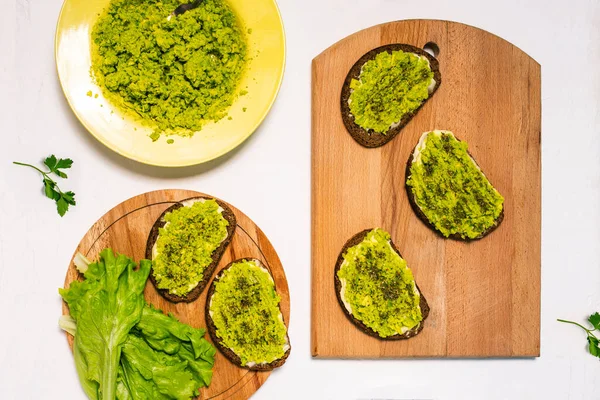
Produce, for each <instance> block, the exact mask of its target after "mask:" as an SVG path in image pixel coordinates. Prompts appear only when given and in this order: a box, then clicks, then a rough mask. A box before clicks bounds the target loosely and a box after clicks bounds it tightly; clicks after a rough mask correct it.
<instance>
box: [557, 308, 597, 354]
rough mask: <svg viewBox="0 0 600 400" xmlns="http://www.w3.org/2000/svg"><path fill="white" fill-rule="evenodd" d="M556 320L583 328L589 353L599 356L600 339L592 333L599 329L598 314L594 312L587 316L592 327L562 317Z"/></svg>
mask: <svg viewBox="0 0 600 400" xmlns="http://www.w3.org/2000/svg"><path fill="white" fill-rule="evenodd" d="M557 321H558V322H564V323H566V324H573V325H577V326H578V327H580V328H581V329H583V330H584V331H585V333H587V341H588V349H589V351H590V354H591V355H593V356H594V357H598V358H600V345H599V342H600V339H598V337H597V336H596V335H594V332H595V331H600V314H598V313H594V314H592V315H590V317H589V318H588V322H589V323H590V324H592V327H593V328H594V329H587V328H586V327H585V326H583V325H581V324H578V323H577V322H573V321H567V320H564V319H558V320H557Z"/></svg>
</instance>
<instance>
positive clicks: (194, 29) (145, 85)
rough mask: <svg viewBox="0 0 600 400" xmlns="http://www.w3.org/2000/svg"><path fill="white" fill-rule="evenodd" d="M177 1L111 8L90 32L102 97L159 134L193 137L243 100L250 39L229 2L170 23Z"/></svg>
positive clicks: (131, 0)
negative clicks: (241, 84)
mask: <svg viewBox="0 0 600 400" xmlns="http://www.w3.org/2000/svg"><path fill="white" fill-rule="evenodd" d="M181 3H182V2H181V1H179V0H160V1H158V0H146V1H142V0H112V1H111V2H110V4H109V6H108V7H107V9H106V10H105V11H104V13H103V14H102V15H101V16H100V17H99V19H98V21H97V22H96V24H95V25H94V27H93V30H92V42H93V46H92V52H93V54H92V72H93V75H94V78H95V79H96V81H97V83H98V84H99V86H100V87H101V88H102V92H103V94H104V96H105V97H106V98H107V99H108V100H109V101H111V102H112V103H113V104H115V105H116V106H118V107H119V108H120V109H122V110H123V111H124V112H126V113H133V114H135V115H138V116H140V117H141V119H142V122H144V123H145V124H146V125H149V126H152V127H155V128H156V129H155V132H154V133H153V134H152V135H151V137H152V139H153V140H156V139H158V137H159V136H160V133H166V134H178V135H181V136H191V135H193V133H194V132H195V131H198V130H200V129H201V128H202V126H203V125H204V124H205V123H206V122H207V121H218V120H220V119H222V118H223V117H225V116H226V115H227V110H228V108H229V107H230V106H231V105H232V103H233V101H234V99H235V98H236V96H238V95H239V89H238V85H239V82H240V80H241V77H242V75H243V72H244V70H245V66H246V58H247V55H246V52H247V46H246V41H245V40H246V39H245V36H244V34H243V33H242V29H241V27H240V25H239V23H238V21H237V19H236V16H235V14H234V13H233V11H232V10H231V8H230V7H229V5H228V4H227V3H226V2H225V1H224V0H205V1H204V2H202V4H201V5H200V6H199V7H198V8H196V9H193V10H190V11H188V12H185V13H184V14H181V15H179V16H174V17H171V18H168V17H169V14H171V12H173V10H174V9H175V8H176V7H177V6H178V5H179V4H181Z"/></svg>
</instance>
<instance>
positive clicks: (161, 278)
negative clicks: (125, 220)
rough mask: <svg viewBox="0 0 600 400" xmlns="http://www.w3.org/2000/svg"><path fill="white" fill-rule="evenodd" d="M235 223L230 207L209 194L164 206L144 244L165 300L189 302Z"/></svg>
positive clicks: (210, 271) (199, 289)
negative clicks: (208, 195)
mask: <svg viewBox="0 0 600 400" xmlns="http://www.w3.org/2000/svg"><path fill="white" fill-rule="evenodd" d="M236 226H237V223H236V219H235V215H234V214H233V212H232V211H231V208H229V206H228V205H227V204H226V203H225V202H223V201H221V200H218V199H215V198H212V197H192V198H189V199H186V200H182V201H180V202H177V203H175V204H173V205H172V206H170V207H169V208H167V209H166V210H165V211H164V212H163V213H162V214H161V215H160V217H159V218H158V219H157V220H156V222H155V223H154V225H153V226H152V229H151V230H150V234H149V236H148V241H147V244H146V258H147V259H149V260H152V261H153V265H152V270H151V272H150V280H151V282H152V284H153V285H154V287H155V288H156V289H157V291H158V292H159V293H160V294H161V295H162V296H163V297H164V298H166V299H167V300H169V301H171V302H174V303H179V302H186V303H189V302H192V301H194V300H196V299H197V298H198V297H199V296H200V294H201V293H202V291H203V290H204V288H205V287H206V285H207V284H208V281H209V280H210V277H211V276H212V274H213V273H214V271H215V269H216V267H217V264H218V263H219V261H220V260H221V257H222V256H223V253H224V252H225V249H226V248H227V246H228V245H229V243H230V242H231V238H232V237H233V234H234V232H235V228H236Z"/></svg>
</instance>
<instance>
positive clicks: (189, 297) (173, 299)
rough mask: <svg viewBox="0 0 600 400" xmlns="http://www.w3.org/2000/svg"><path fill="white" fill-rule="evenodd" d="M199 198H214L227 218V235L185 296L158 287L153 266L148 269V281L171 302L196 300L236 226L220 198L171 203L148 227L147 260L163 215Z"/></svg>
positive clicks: (161, 225)
mask: <svg viewBox="0 0 600 400" xmlns="http://www.w3.org/2000/svg"><path fill="white" fill-rule="evenodd" d="M200 199H206V200H215V201H216V202H217V204H218V205H219V206H220V207H221V208H222V209H223V213H222V215H223V218H225V219H226V220H227V222H229V225H228V226H227V237H226V238H225V240H223V241H222V242H221V244H220V245H219V247H217V248H216V249H215V251H214V252H213V254H212V262H211V263H210V264H209V265H208V266H207V267H206V269H205V270H204V272H203V274H202V280H201V281H200V282H199V283H198V285H196V287H194V289H192V290H191V291H190V292H189V293H188V294H186V295H185V296H178V295H175V294H172V293H169V290H168V289H161V288H159V287H158V285H157V282H156V279H155V278H154V268H152V269H151V270H150V281H151V282H152V284H153V285H154V287H155V288H156V290H157V291H158V293H160V295H161V296H163V297H164V298H165V299H167V300H169V301H170V302H173V303H181V302H185V303H190V302H192V301H194V300H196V299H197V298H198V297H199V296H200V294H201V293H202V291H203V290H204V288H205V287H206V285H207V284H208V281H209V279H210V277H211V276H212V274H213V272H214V271H215V268H217V264H219V261H220V260H221V257H222V256H223V253H224V252H225V249H226V248H227V246H228V245H229V243H230V242H231V238H232V237H233V233H234V232H235V228H236V227H237V222H236V219H235V215H234V214H233V211H231V208H229V206H228V205H227V204H226V203H224V202H222V201H221V200H218V199H215V198H212V197H202V196H199V197H191V198H189V199H185V200H182V201H180V202H178V203H175V204H173V205H172V206H170V207H169V208H167V209H166V210H165V211H164V212H163V213H162V214H161V215H160V217H158V219H157V220H156V222H155V223H154V225H153V226H152V229H150V234H149V235H148V241H147V242H146V258H147V259H148V260H153V259H154V258H153V254H152V253H153V251H152V250H153V248H154V244H155V243H156V241H157V240H158V236H159V229H160V228H162V227H164V226H165V224H166V221H165V219H164V217H165V215H167V214H168V213H170V212H172V211H175V210H177V209H179V208H181V207H184V204H183V203H184V202H186V201H190V200H191V201H193V200H200Z"/></svg>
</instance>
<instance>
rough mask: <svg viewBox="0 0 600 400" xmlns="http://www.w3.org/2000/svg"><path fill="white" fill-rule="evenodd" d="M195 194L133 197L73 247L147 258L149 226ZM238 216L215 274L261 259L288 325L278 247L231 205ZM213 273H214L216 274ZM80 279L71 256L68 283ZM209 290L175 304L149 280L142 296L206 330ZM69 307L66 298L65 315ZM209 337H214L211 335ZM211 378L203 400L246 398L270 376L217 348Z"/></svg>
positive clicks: (90, 256) (86, 251)
mask: <svg viewBox="0 0 600 400" xmlns="http://www.w3.org/2000/svg"><path fill="white" fill-rule="evenodd" d="M194 196H206V195H205V194H203V193H199V192H195V191H192V190H158V191H154V192H149V193H145V194H141V195H139V196H135V197H133V198H131V199H129V200H126V201H124V202H123V203H121V204H119V205H118V206H116V207H115V208H113V209H112V210H110V211H109V212H107V213H106V214H105V215H104V216H102V218H100V219H99V220H98V221H97V222H96V223H95V224H94V225H93V226H92V227H91V228H90V230H88V232H87V233H86V234H85V236H84V237H83V239H81V242H80V243H79V245H78V246H77V249H76V250H75V253H74V255H73V256H75V254H77V253H78V252H81V253H82V254H83V255H85V256H86V257H87V258H88V259H90V260H95V259H96V258H97V256H98V254H99V253H100V251H101V250H103V249H104V248H107V247H110V248H112V249H113V250H114V251H116V252H119V253H123V254H125V255H127V256H129V257H132V258H133V259H134V260H135V261H136V262H139V260H140V259H142V258H144V253H145V249H146V240H147V239H148V233H149V232H150V228H151V227H152V225H153V224H154V222H155V221H156V219H157V218H158V217H159V216H160V214H161V213H162V212H163V211H164V210H165V209H166V208H167V207H169V206H171V205H172V204H173V203H175V202H177V201H180V200H183V199H186V198H189V197H194ZM229 207H230V208H231V210H232V211H233V213H234V214H235V217H236V218H237V228H236V230H235V234H234V236H233V238H232V240H231V243H230V244H229V246H228V247H227V249H226V250H225V253H224V254H223V258H222V259H221V261H220V263H219V265H218V266H217V268H216V270H215V273H214V275H216V274H217V273H218V272H219V271H220V270H221V269H222V268H223V267H224V266H226V265H227V264H228V263H230V262H231V261H233V260H235V259H238V258H242V257H253V258H258V259H260V260H262V261H263V262H264V264H265V265H266V267H267V268H268V269H269V271H270V272H271V275H272V276H273V278H274V280H275V286H276V290H277V293H279V296H280V297H281V311H282V313H283V318H284V320H285V323H286V325H287V326H289V320H290V296H289V290H288V284H287V280H286V278H285V272H284V271H283V267H282V265H281V262H280V261H279V257H278V256H277V253H276V252H275V249H274V248H273V246H272V245H271V243H270V242H269V240H268V239H267V237H266V236H265V235H264V233H263V232H262V231H261V230H260V228H259V227H258V226H256V225H255V224H254V222H252V220H251V219H250V218H248V217H247V216H246V215H245V214H244V213H242V212H241V211H239V210H238V209H237V208H235V207H233V206H231V205H229ZM214 275H213V276H214ZM78 279H81V274H79V272H77V269H76V268H75V265H74V264H73V260H71V263H70V264H69V267H68V269H67V276H66V278H65V287H68V286H69V284H70V283H71V282H72V281H74V280H78ZM206 293H207V289H206V288H205V290H204V291H203V293H202V295H201V296H200V297H199V298H198V299H197V300H196V301H194V302H192V303H189V304H188V303H179V304H174V303H171V302H169V301H167V300H165V299H164V298H163V297H162V296H160V295H159V294H158V292H157V291H156V289H155V288H154V286H153V285H152V283H150V280H148V283H147V284H146V289H145V291H144V296H145V298H146V301H147V302H148V303H150V304H152V305H154V306H155V307H158V308H159V309H161V310H162V311H163V312H166V313H173V314H174V315H175V316H177V318H178V319H179V320H180V321H181V322H184V323H186V324H189V325H191V326H193V327H196V328H200V327H202V328H205V327H206V322H205V319H204V305H205V303H206ZM68 313H69V309H68V307H67V305H66V304H65V303H64V302H63V315H67V314H68ZM205 337H206V339H207V340H210V337H209V335H208V334H206V336H205ZM67 339H68V341H69V345H70V346H71V347H72V346H73V337H72V336H71V335H69V334H67ZM213 372H214V374H213V379H212V382H211V385H210V387H209V388H203V389H201V391H200V396H199V399H214V400H225V399H235V400H242V399H247V398H249V397H250V396H251V395H252V394H253V393H254V392H256V391H257V390H258V388H259V387H260V386H261V385H262V384H263V383H264V382H265V381H266V380H267V378H268V377H269V375H270V372H254V371H249V370H246V369H243V368H240V367H238V366H236V365H234V364H232V363H231V362H230V361H229V360H228V359H227V358H225V357H224V356H223V355H222V354H221V353H220V352H219V351H217V355H216V356H215V366H214V368H213Z"/></svg>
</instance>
